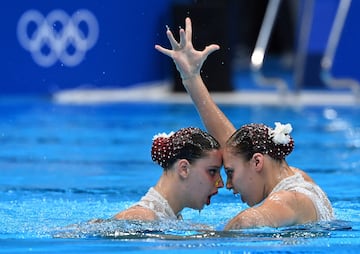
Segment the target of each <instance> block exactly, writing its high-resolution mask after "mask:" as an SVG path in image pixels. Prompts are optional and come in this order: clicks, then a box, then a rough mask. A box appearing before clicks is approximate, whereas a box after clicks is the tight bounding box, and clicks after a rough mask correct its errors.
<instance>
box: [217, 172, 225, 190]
mask: <svg viewBox="0 0 360 254" xmlns="http://www.w3.org/2000/svg"><path fill="white" fill-rule="evenodd" d="M215 187H216V188H223V187H224V182H223V179H222V177H221V176H220V175H219V178H218V179H217V180H216V181H215Z"/></svg>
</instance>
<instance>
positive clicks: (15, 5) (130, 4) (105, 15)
mask: <svg viewBox="0 0 360 254" xmlns="http://www.w3.org/2000/svg"><path fill="white" fill-rule="evenodd" d="M196 2H197V1H184V0H183V1H179V0H177V1H176V0H172V1H170V0H154V1H148V0H138V1H117V0H106V1H102V0H93V1H87V0H77V1H71V0H52V1H48V0H38V1H27V0H14V1H11V2H8V3H7V4H6V6H4V7H3V8H2V15H0V26H1V31H2V39H1V40H0V52H1V57H2V61H0V74H1V77H2V78H1V81H0V95H4V94H5V95H6V94H51V93H54V92H56V91H60V90H64V89H72V88H79V87H84V88H114V87H115V88H127V87H131V86H134V85H137V84H144V83H145V84H149V83H151V82H156V81H159V80H160V81H161V80H166V79H169V78H171V77H172V75H173V74H172V71H173V69H172V62H171V61H170V60H169V59H168V58H167V57H164V56H163V55H161V54H159V53H158V52H157V51H156V50H155V49H154V44H162V45H167V46H168V43H167V39H166V37H165V24H169V23H170V22H171V20H172V8H173V5H174V4H182V3H184V4H191V3H196ZM205 2H206V1H205ZM314 2H315V8H314V20H313V25H312V30H311V34H310V38H309V46H308V54H310V55H315V56H318V57H317V58H315V60H314V61H318V60H319V56H321V55H322V54H323V52H324V49H325V46H326V42H327V39H328V35H329V31H330V27H331V25H332V22H333V18H334V15H335V10H336V8H337V5H338V3H339V1H338V0H317V1H314ZM82 9H85V10H87V11H90V12H91V13H92V14H93V16H94V17H95V19H96V21H97V24H98V28H99V29H98V32H99V33H98V36H97V40H96V43H95V44H94V46H93V47H91V48H88V49H86V51H85V53H84V55H83V57H82V59H81V60H79V62H78V63H77V64H76V65H73V66H69V65H67V64H66V63H65V64H64V62H62V61H61V59H57V60H55V61H54V63H52V64H48V66H44V65H39V63H37V62H36V61H35V60H34V58H33V57H32V53H31V50H33V51H34V49H29V46H28V48H26V47H24V46H23V45H22V44H21V42H20V40H19V36H18V34H17V29H18V28H19V26H20V25H19V24H20V22H19V21H20V20H21V17H22V15H23V14H24V13H27V12H28V11H29V10H35V11H36V12H37V13H40V14H41V15H42V17H44V18H48V19H50V18H49V14H50V13H52V12H53V11H54V10H61V11H63V12H64V13H65V14H66V15H68V16H69V17H71V16H72V15H73V14H74V13H76V12H77V11H78V10H82ZM358 10H360V4H359V3H358V1H353V3H352V7H351V12H350V13H351V15H349V21H348V23H349V24H347V25H346V27H345V29H344V35H346V36H347V38H349V39H347V40H345V39H344V40H342V41H341V42H340V50H339V51H338V54H337V59H339V61H337V62H336V63H335V65H334V73H336V74H339V75H341V74H343V73H345V74H346V75H347V76H353V77H355V78H358V77H357V76H356V75H358V76H359V75H360V74H359V73H358V71H357V70H356V64H355V60H354V59H356V53H357V51H359V49H358V48H357V45H359V43H358V41H359V40H358V38H357V37H359V36H360V35H359V33H357V32H356V31H357V27H356V25H357V24H358V23H359V20H358V19H360V17H359V16H358V15H356V13H357V11H358ZM25 23H26V22H25ZM27 24H28V26H26V29H27V31H28V32H29V34H30V33H31V32H33V31H34V29H35V28H34V26H32V25H34V24H30V23H27ZM59 26H61V24H59ZM51 29H53V30H56V28H54V27H52V28H51ZM78 29H82V30H81V32H83V33H84V34H87V31H88V30H91V29H92V28H91V27H90V26H86V25H85V26H84V25H83V24H82V26H80V25H79V27H78ZM76 32H79V31H76ZM52 47H54V46H52ZM42 50H44V51H46V50H49V49H48V48H46V46H44V48H43V49H42ZM69 50H70V51H71V50H73V51H75V50H76V49H74V48H70V49H69ZM229 50H230V51H232V49H231V48H230V49H229ZM60 51H61V50H60ZM307 75H317V73H315V74H314V73H307Z"/></svg>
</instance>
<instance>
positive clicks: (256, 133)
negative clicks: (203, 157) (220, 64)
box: [155, 18, 334, 230]
mask: <svg viewBox="0 0 360 254" xmlns="http://www.w3.org/2000/svg"><path fill="white" fill-rule="evenodd" d="M179 33H180V41H179V42H178V41H176V40H175V38H174V36H173V34H172V32H171V30H170V29H167V31H166V34H167V37H168V39H169V41H170V44H171V47H172V49H166V48H164V47H162V46H160V45H156V46H155V48H156V49H157V50H158V51H160V52H161V53H163V54H165V55H167V56H169V57H171V58H172V59H173V61H174V63H175V65H176V68H177V70H178V71H179V73H180V76H181V78H182V82H183V85H184V87H185V89H186V90H187V92H188V93H189V95H190V97H191V98H192V100H193V102H194V104H195V106H196V108H197V110H198V112H199V115H200V117H201V119H202V121H203V123H204V125H205V126H206V129H207V131H208V132H209V133H210V134H212V135H213V136H214V137H215V138H216V139H217V140H218V141H219V142H220V144H221V146H222V149H223V163H224V168H225V172H226V174H227V181H226V187H227V188H228V189H230V190H233V193H234V194H240V196H241V199H242V200H243V201H244V202H246V203H247V204H248V205H249V206H250V207H249V208H248V209H245V210H243V211H241V212H240V213H239V214H237V215H236V216H235V217H234V218H232V219H231V220H230V221H229V222H228V223H227V225H226V226H225V229H226V230H231V229H240V228H251V227H263V226H269V227H282V226H291V225H297V224H304V223H310V222H318V221H329V220H332V219H334V215H333V210H332V206H331V203H330V201H329V199H328V197H327V196H326V194H325V193H324V192H323V191H322V189H321V188H320V187H319V186H318V185H317V184H316V183H315V182H314V181H313V180H312V179H311V178H310V177H309V176H308V175H307V174H306V173H305V172H304V171H302V170H300V169H297V168H294V167H291V166H289V165H288V163H287V162H286V160H285V157H286V156H287V155H288V154H290V153H291V152H292V150H293V147H294V141H293V139H292V138H291V136H290V132H291V131H292V127H291V125H290V124H286V125H282V124H281V123H275V125H276V126H275V128H274V129H272V128H270V127H268V126H265V125H263V124H248V125H244V126H243V127H241V128H240V129H238V130H236V129H235V127H234V126H233V124H232V123H231V122H230V120H229V119H228V118H227V117H226V116H225V115H224V113H223V112H222V111H221V110H220V109H219V107H218V106H217V105H216V104H215V102H214V101H213V99H212V98H211V96H210V94H209V92H208V90H207V88H206V86H205V84H204V82H203V80H202V77H201V75H200V71H201V68H202V65H203V63H204V62H205V60H206V58H207V57H208V56H209V55H210V54H211V53H212V52H214V51H216V50H219V49H220V47H219V46H218V45H215V44H212V45H209V46H207V47H205V49H204V50H202V51H198V50H195V49H194V47H193V45H192V26H191V20H190V18H186V20H185V29H183V28H180V29H179Z"/></svg>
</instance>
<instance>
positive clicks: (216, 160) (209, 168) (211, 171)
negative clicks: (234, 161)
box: [187, 149, 224, 210]
mask: <svg viewBox="0 0 360 254" xmlns="http://www.w3.org/2000/svg"><path fill="white" fill-rule="evenodd" d="M221 166H222V156H221V152H220V151H219V150H216V149H214V150H212V151H210V152H207V155H206V156H205V157H203V158H201V159H197V160H196V161H194V162H193V163H192V164H190V165H189V178H188V179H189V181H188V188H191V195H189V197H188V205H187V206H188V207H190V208H193V209H197V210H201V209H202V208H203V207H204V206H205V205H210V199H211V197H212V196H213V195H216V194H217V193H218V189H219V188H223V187H224V182H223V180H222V178H221V175H220V169H221Z"/></svg>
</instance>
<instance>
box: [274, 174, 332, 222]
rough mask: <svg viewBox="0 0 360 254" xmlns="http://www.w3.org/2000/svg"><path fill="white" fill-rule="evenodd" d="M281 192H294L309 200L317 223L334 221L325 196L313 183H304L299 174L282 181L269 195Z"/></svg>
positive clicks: (330, 207)
mask: <svg viewBox="0 0 360 254" xmlns="http://www.w3.org/2000/svg"><path fill="white" fill-rule="evenodd" d="M282 190H285V191H296V192H299V193H302V194H304V195H306V196H307V197H308V198H310V199H311V201H312V202H313V204H314V206H315V208H316V213H317V219H318V221H329V220H332V219H334V214H333V209H332V206H331V203H330V201H329V199H328V197H327V196H326V194H325V193H324V192H323V191H322V190H321V188H320V187H319V186H318V185H316V184H315V183H313V182H308V181H305V179H304V178H303V176H302V175H301V174H300V173H296V174H294V175H293V176H290V177H287V178H285V179H283V180H282V181H281V182H279V183H278V184H277V185H276V186H275V188H274V189H273V190H272V192H271V193H270V195H271V194H273V193H275V192H278V191H282Z"/></svg>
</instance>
